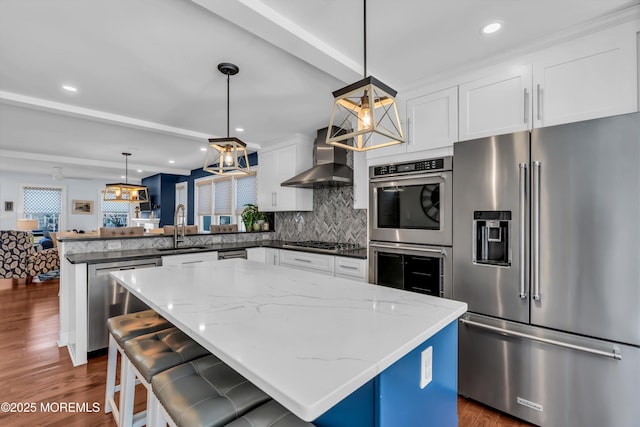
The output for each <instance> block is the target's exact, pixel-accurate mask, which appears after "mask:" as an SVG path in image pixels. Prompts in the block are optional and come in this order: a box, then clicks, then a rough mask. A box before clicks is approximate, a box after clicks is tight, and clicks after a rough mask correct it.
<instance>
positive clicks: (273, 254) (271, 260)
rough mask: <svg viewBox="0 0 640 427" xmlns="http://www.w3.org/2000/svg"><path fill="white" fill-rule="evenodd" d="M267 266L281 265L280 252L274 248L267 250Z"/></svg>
mask: <svg viewBox="0 0 640 427" xmlns="http://www.w3.org/2000/svg"><path fill="white" fill-rule="evenodd" d="M264 262H265V264H267V265H280V250H278V249H273V248H265V260H264Z"/></svg>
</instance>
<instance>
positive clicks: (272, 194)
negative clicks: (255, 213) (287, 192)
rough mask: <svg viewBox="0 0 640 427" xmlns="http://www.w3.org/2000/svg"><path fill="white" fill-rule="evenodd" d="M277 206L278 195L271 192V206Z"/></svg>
mask: <svg viewBox="0 0 640 427" xmlns="http://www.w3.org/2000/svg"><path fill="white" fill-rule="evenodd" d="M277 204H278V194H277V193H276V192H275V191H273V192H272V193H271V205H272V206H276V205H277Z"/></svg>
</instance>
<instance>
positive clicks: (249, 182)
mask: <svg viewBox="0 0 640 427" xmlns="http://www.w3.org/2000/svg"><path fill="white" fill-rule="evenodd" d="M256 203H257V193H256V176H255V175H249V176H243V177H241V178H237V179H236V212H235V213H236V222H237V223H238V227H241V228H242V229H243V230H244V223H243V222H242V211H243V210H244V208H245V205H248V204H252V205H255V204H256Z"/></svg>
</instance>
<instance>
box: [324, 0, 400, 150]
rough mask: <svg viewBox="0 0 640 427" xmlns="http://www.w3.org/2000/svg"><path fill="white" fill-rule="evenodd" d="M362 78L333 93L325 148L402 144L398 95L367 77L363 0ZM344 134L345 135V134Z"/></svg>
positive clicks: (362, 148) (364, 148)
mask: <svg viewBox="0 0 640 427" xmlns="http://www.w3.org/2000/svg"><path fill="white" fill-rule="evenodd" d="M363 15H364V78H363V79H362V80H360V81H358V82H356V83H353V84H350V85H349V86H346V87H343V88H342V89H339V90H337V91H335V92H333V96H334V98H335V101H334V104H333V109H332V111H331V118H330V120H329V129H332V130H333V131H332V132H329V133H327V144H330V145H335V146H338V147H342V148H346V149H349V150H353V151H367V150H372V149H374V148H382V147H388V146H390V145H396V144H400V143H403V142H404V135H403V133H402V126H401V124H400V116H399V114H398V106H397V104H396V101H395V96H396V94H397V92H396V91H395V90H393V89H392V88H390V87H389V86H387V85H386V84H384V83H382V82H381V81H380V80H378V79H376V78H375V77H372V76H367V0H364V14H363ZM344 130H346V132H344Z"/></svg>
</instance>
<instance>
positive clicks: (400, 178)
mask: <svg viewBox="0 0 640 427" xmlns="http://www.w3.org/2000/svg"><path fill="white" fill-rule="evenodd" d="M444 177H445V175H444V173H442V172H440V173H428V174H420V175H401V176H389V175H387V176H381V177H379V178H371V179H369V182H371V183H377V182H389V181H406V180H409V179H423V178H444Z"/></svg>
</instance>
